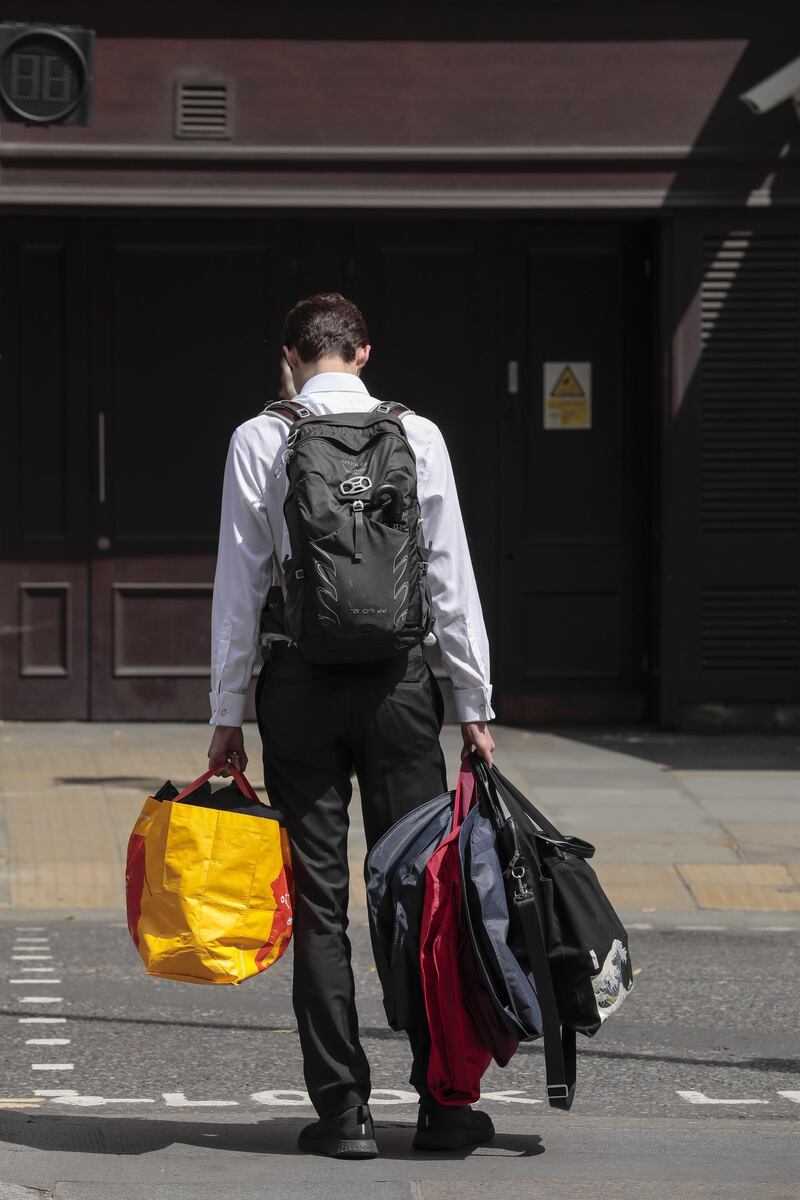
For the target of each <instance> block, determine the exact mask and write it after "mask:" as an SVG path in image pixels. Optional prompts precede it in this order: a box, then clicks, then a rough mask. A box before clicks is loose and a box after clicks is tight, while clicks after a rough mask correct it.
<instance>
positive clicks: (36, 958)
mask: <svg viewBox="0 0 800 1200" xmlns="http://www.w3.org/2000/svg"><path fill="white" fill-rule="evenodd" d="M11 961H12V962H48V961H49V962H52V961H53V956H52V954H12V955H11Z"/></svg>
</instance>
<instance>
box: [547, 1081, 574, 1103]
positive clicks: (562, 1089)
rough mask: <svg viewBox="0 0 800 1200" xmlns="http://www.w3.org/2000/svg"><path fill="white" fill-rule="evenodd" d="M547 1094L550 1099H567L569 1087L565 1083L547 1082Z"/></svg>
mask: <svg viewBox="0 0 800 1200" xmlns="http://www.w3.org/2000/svg"><path fill="white" fill-rule="evenodd" d="M547 1096H548V1099H550V1100H569V1088H568V1086H567V1085H566V1083H548V1085H547Z"/></svg>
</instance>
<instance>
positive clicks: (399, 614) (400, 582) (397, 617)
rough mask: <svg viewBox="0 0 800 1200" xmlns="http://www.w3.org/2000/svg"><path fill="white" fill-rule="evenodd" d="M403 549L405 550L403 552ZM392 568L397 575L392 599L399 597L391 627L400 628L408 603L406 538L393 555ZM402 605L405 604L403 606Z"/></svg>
mask: <svg viewBox="0 0 800 1200" xmlns="http://www.w3.org/2000/svg"><path fill="white" fill-rule="evenodd" d="M403 551H405V554H404V553H403ZM393 570H394V574H395V575H397V578H396V579H395V584H394V599H395V600H397V599H398V597H399V603H398V605H397V608H396V609H395V611H394V619H393V622H392V628H393V629H400V628H401V626H402V625H403V624H404V623H405V619H406V616H407V614H408V605H407V604H406V600H407V598H408V538H406V540H405V541H404V542H403V544H402V546H401V547H400V549H399V550H398V551H397V554H396V555H395V557H394V564H393ZM398 572H399V574H398ZM404 576H405V578H404ZM403 605H405V608H404V607H403Z"/></svg>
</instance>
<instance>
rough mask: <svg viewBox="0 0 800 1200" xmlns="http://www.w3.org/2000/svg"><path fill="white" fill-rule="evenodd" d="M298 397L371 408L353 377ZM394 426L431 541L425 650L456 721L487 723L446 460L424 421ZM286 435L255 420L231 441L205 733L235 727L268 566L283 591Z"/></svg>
mask: <svg viewBox="0 0 800 1200" xmlns="http://www.w3.org/2000/svg"><path fill="white" fill-rule="evenodd" d="M297 399H298V401H300V402H301V403H302V404H304V405H305V406H306V407H307V408H308V409H310V411H311V412H312V413H314V414H322V413H343V412H365V411H367V410H368V409H370V408H372V407H373V406H374V405H375V404H376V403H377V401H376V400H375V399H374V398H373V397H372V396H370V394H369V392H368V391H367V389H366V387H365V386H364V384H363V383H362V382H361V380H360V379H359V378H358V376H357V375H349V374H347V373H345V372H332V371H331V372H324V373H322V374H320V375H314V376H313V377H312V378H311V379H310V380H309V381H308V382H307V383H306V385H305V387H304V388H303V390H302V392H301V393H300V395H299V396H298V397H297ZM402 421H403V426H404V428H405V430H406V434H407V436H408V440H409V442H410V443H411V447H412V449H413V451H414V453H415V455H416V459H417V494H418V496H419V503H420V511H421V515H422V529H423V534H424V538H425V542H426V543H427V542H432V543H433V546H432V550H431V556H430V563H429V566H428V581H429V583H430V588H431V598H432V600H433V611H434V616H435V621H434V626H433V630H432V632H431V633H429V634H428V636H427V637H426V638H425V642H426V644H431V645H432V644H435V643H436V642H437V641H438V643H439V648H440V651H441V656H442V662H443V665H444V668H445V670H446V672H447V674H448V676H449V677H450V680H451V682H452V684H453V699H454V702H455V709H456V715H457V718H458V720H459V721H489V720H491V719H492V718H493V717H494V715H495V714H494V712H493V711H492V707H491V697H492V685H491V683H490V676H489V642H488V638H487V636H486V627H485V624H484V620H483V613H482V611H481V603H480V599H479V597H478V589H477V586H476V583H475V575H474V573H473V570H472V562H471V560H470V555H469V549H468V547H467V538H466V534H465V532H464V521H463V519H462V516H461V509H460V507H459V503H458V496H457V494H456V485H455V480H454V478H453V469H452V466H451V464H450V456H449V454H448V452H447V447H446V446H445V443H444V438H443V437H442V435H441V433H440V431H439V429H438V427H437V426H436V425H434V423H433V422H432V421H429V420H427V418H425V417H421V416H417V415H416V414H414V415H410V416H405V417H403V418H402ZM288 434H289V426H288V424H287V422H286V421H285V420H284V419H283V418H281V417H278V416H276V415H275V414H274V413H273V414H265V413H262V414H260V415H259V416H257V417H253V418H252V420H250V421H245V423H244V424H243V425H240V426H239V428H238V429H236V430H235V431H234V434H233V437H232V438H231V443H230V448H229V450H228V459H227V463H226V466H225V479H224V484H223V489H222V516H221V521H220V533H219V552H218V556H217V569H216V575H215V579H214V599H213V603H212V610H211V692H210V693H209V699H210V701H211V713H212V715H211V721H210V724H212V725H241V724H242V721H243V719H244V709H245V695H246V692H247V687H248V684H249V682H250V678H251V676H252V674H253V667H254V664H255V658H256V652H257V648H258V634H259V626H260V619H261V610H262V609H263V607H264V601H265V598H266V594H267V589H268V588H269V586H270V584H271V582H272V574H273V566H274V568H275V571H276V576H277V578H278V580H280V582H281V586H283V580H282V571H281V564H282V562H283V559H284V557H285V555H286V554H288V553H289V552H290V544H289V534H288V531H287V528H286V521H285V519H284V516H283V503H284V500H285V498H286V470H285V467H284V466H283V462H282V457H283V453H284V450H285V449H286V439H287V437H288ZM276 549H277V554H276Z"/></svg>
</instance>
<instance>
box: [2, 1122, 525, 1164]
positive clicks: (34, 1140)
mask: <svg viewBox="0 0 800 1200" xmlns="http://www.w3.org/2000/svg"><path fill="white" fill-rule="evenodd" d="M306 1124H308V1117H305V1118H299V1117H274V1118H273V1119H272V1120H269V1121H258V1122H253V1123H252V1124H234V1123H233V1122H231V1123H230V1124H228V1123H223V1122H218V1123H216V1124H214V1123H211V1122H199V1121H198V1122H194V1121H180V1120H173V1121H169V1120H160V1121H153V1120H148V1119H147V1118H141V1117H79V1116H74V1117H73V1116H49V1115H44V1114H39V1113H37V1114H35V1115H33V1114H30V1113H20V1114H16V1113H14V1114H12V1115H9V1116H3V1117H2V1118H0V1142H5V1143H7V1144H10V1145H17V1146H27V1147H28V1148H29V1149H32V1150H49V1151H55V1152H60V1153H68V1154H70V1153H71V1154H115V1155H116V1154H152V1153H154V1152H155V1151H158V1150H164V1149H166V1148H167V1147H168V1146H173V1145H181V1146H203V1147H205V1148H208V1147H210V1146H214V1147H216V1148H217V1149H219V1150H232V1151H235V1152H236V1153H239V1154H290V1155H292V1156H293V1157H302V1155H301V1152H300V1151H299V1150H298V1149H297V1135H298V1134H299V1132H300V1129H301V1128H302V1127H303V1125H306ZM375 1132H376V1141H377V1142H378V1146H379V1149H380V1151H381V1158H383V1159H387V1158H388V1159H400V1160H403V1161H405V1160H413V1161H415V1162H430V1161H432V1160H436V1159H443V1160H448V1161H457V1160H464V1159H466V1158H469V1157H470V1156H471V1155H473V1154H475V1155H481V1154H487V1153H491V1154H497V1151H498V1150H499V1151H501V1152H504V1156H509V1155H510V1156H513V1157H516V1158H529V1157H532V1156H534V1155H537V1154H544V1152H545V1147H544V1146H543V1145H542V1140H541V1136H540V1135H539V1134H538V1133H533V1134H530V1135H522V1134H503V1133H498V1134H497V1136H496V1137H495V1139H494V1141H493V1142H492V1143H491V1145H490V1146H480V1147H477V1148H476V1149H467V1150H448V1151H441V1152H436V1151H425V1153H424V1154H421V1153H418V1152H416V1151H414V1150H413V1149H412V1147H411V1139H412V1137H413V1132H414V1125H413V1124H410V1123H403V1122H399V1121H385V1122H384V1121H380V1120H377V1121H376V1122H375ZM306 1157H314V1156H306ZM378 1161H380V1160H378Z"/></svg>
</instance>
